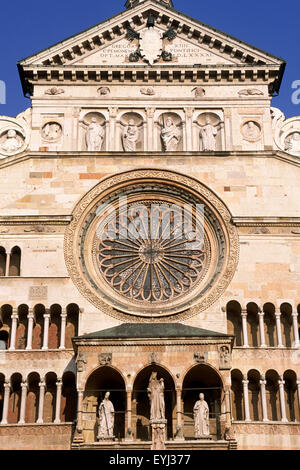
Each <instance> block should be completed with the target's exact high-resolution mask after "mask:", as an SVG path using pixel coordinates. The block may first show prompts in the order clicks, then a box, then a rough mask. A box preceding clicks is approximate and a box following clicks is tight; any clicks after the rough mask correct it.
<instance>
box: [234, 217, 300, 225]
mask: <svg viewBox="0 0 300 470" xmlns="http://www.w3.org/2000/svg"><path fill="white" fill-rule="evenodd" d="M232 222H233V223H234V225H235V226H236V227H300V217H233V218H232Z"/></svg>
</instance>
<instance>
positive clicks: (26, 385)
mask: <svg viewBox="0 0 300 470" xmlns="http://www.w3.org/2000/svg"><path fill="white" fill-rule="evenodd" d="M21 387H22V389H24V388H27V387H28V382H27V381H26V380H25V381H24V382H21Z"/></svg>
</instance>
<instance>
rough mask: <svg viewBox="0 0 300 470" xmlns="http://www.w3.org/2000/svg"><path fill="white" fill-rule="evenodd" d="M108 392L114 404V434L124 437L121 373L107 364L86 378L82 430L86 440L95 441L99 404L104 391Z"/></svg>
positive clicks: (119, 438) (123, 403)
mask: <svg viewBox="0 0 300 470" xmlns="http://www.w3.org/2000/svg"><path fill="white" fill-rule="evenodd" d="M106 392H110V397H109V399H110V401H111V402H112V403H113V405H114V409H115V419H114V430H113V432H114V436H115V438H116V439H118V440H121V439H122V438H124V437H125V414H126V392H125V382H124V380H123V377H122V376H121V374H120V373H119V372H118V371H116V370H115V369H113V368H112V367H109V366H103V367H99V368H98V369H96V370H95V371H94V372H93V373H92V374H91V375H90V376H89V378H88V380H87V382H86V386H85V393H84V400H83V410H84V413H83V430H84V435H85V440H86V442H95V441H96V440H97V435H98V427H99V405H100V403H101V402H102V400H103V399H104V396H105V393H106Z"/></svg>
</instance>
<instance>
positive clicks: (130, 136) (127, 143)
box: [122, 119, 139, 152]
mask: <svg viewBox="0 0 300 470" xmlns="http://www.w3.org/2000/svg"><path fill="white" fill-rule="evenodd" d="M138 140H139V131H138V128H137V126H136V125H135V123H134V120H133V119H130V120H129V122H128V125H127V126H126V127H125V129H124V132H123V138H122V141H123V147H124V150H125V152H136V144H137V142H138Z"/></svg>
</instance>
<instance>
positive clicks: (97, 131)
mask: <svg viewBox="0 0 300 470" xmlns="http://www.w3.org/2000/svg"><path fill="white" fill-rule="evenodd" d="M103 139H104V129H103V127H102V126H101V125H100V124H99V123H98V122H97V119H96V118H95V117H93V118H92V119H91V123H90V124H89V126H88V129H87V131H86V145H87V150H88V151H89V152H97V151H100V150H101V148H102V144H103Z"/></svg>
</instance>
